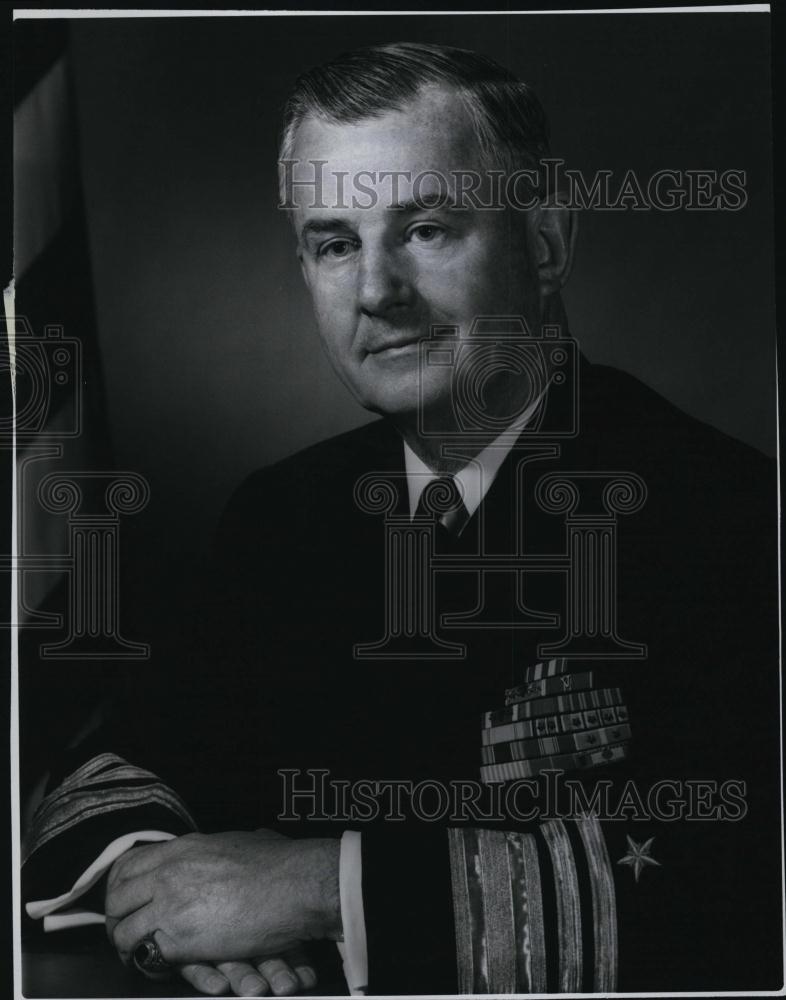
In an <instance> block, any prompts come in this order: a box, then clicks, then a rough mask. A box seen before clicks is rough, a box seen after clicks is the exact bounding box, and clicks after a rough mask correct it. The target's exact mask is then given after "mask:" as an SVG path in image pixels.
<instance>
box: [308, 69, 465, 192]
mask: <svg viewBox="0 0 786 1000" xmlns="http://www.w3.org/2000/svg"><path fill="white" fill-rule="evenodd" d="M291 159H293V160H294V161H295V163H294V165H293V176H294V177H295V178H297V177H298V172H299V171H301V172H302V176H303V177H308V176H312V175H313V167H312V164H313V162H314V161H316V160H322V161H327V162H326V164H325V168H324V169H325V172H326V173H330V172H342V171H346V172H347V173H348V174H351V175H357V174H358V173H360V172H361V171H373V172H375V173H379V172H381V171H397V172H400V173H405V172H412V173H413V175H414V174H418V173H420V174H422V173H424V172H425V171H442V172H445V173H447V172H450V171H459V170H472V169H476V168H477V167H478V165H479V160H480V150H479V148H478V143H477V138H476V134H475V131H474V128H473V123H472V119H471V118H470V116H469V114H468V112H467V109H466V106H465V104H464V102H463V101H462V99H461V96H460V94H459V93H458V92H457V91H455V90H451V89H449V88H447V87H443V86H435V85H430V86H426V87H423V88H421V90H420V91H419V92H418V95H417V96H416V97H415V98H414V99H413V100H412V101H410V102H408V103H407V104H405V105H402V106H401V107H400V108H395V109H391V110H388V111H382V112H379V113H378V114H376V115H375V116H374V117H369V118H364V119H362V120H360V121H358V122H353V123H348V122H331V121H327V120H325V119H322V118H318V117H316V116H314V115H309V116H307V117H306V118H305V119H304V120H303V121H302V122H301V124H300V125H299V126H298V129H297V132H296V135H295V141H294V144H293V149H292V153H291Z"/></svg>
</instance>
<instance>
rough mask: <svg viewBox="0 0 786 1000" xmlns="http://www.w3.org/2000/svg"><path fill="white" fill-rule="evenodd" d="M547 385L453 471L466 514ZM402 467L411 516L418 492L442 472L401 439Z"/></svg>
mask: <svg viewBox="0 0 786 1000" xmlns="http://www.w3.org/2000/svg"><path fill="white" fill-rule="evenodd" d="M547 389H548V386H546V388H545V389H544V390H543V392H541V393H540V395H539V396H538V398H537V399H535V400H534V402H532V403H531V404H530V405H529V406H528V407H527V408H526V410H524V412H523V413H521V414H519V416H518V417H517V418H516V419H515V420H514V421H513V423H512V424H511V425H510V426H509V427H508V428H506V430H504V431H503V432H502V433H501V434H500V435H499V437H497V438H496V439H495V440H494V441H492V442H491V444H489V445H487V446H486V447H485V448H484V449H483V451H481V452H479V453H478V454H477V455H476V456H475V457H474V458H473V459H472V460H471V461H470V462H468V463H467V464H466V465H465V466H464V468H463V469H459V471H458V472H456V473H454V479H455V480H456V481H457V483H458V487H459V490H460V491H461V495H462V498H463V500H464V506H465V507H466V508H467V512H468V513H469V516H470V517H472V515H473V514H474V513H475V511H476V510H477V509H478V507H479V506H480V504H481V501H482V500H483V498H484V497H485V496H486V494H487V493H488V491H489V489H490V488H491V484H492V483H493V482H494V479H495V478H496V475H497V473H498V472H499V470H500V467H501V465H502V463H503V462H504V461H505V459H506V458H507V456H508V454H509V453H510V450H511V449H512V448H513V445H514V444H515V443H516V441H517V440H518V437H519V435H520V434H521V432H522V431H523V430H524V428H525V427H526V425H527V424H528V423H529V422H530V420H531V419H532V417H533V415H534V413H535V411H536V410H537V408H538V406H539V405H540V403H541V400H542V399H543V397H544V395H545V394H546V391H547ZM404 466H405V469H406V473H407V491H408V494H409V516H410V517H414V516H415V511H416V510H417V507H418V502H419V501H420V495H421V493H422V492H423V490H424V489H425V488H426V487H427V486H428V484H429V483H431V482H433V481H434V480H435V479H438V478H439V477H440V475H443V473H439V472H435V471H434V470H433V469H432V468H431V467H430V466H428V465H426V463H425V462H424V461H423V460H422V459H421V458H419V457H418V456H417V455H416V454H415V452H414V451H413V450H412V449H411V448H410V446H409V445H408V444H407V442H406V441H405V442H404Z"/></svg>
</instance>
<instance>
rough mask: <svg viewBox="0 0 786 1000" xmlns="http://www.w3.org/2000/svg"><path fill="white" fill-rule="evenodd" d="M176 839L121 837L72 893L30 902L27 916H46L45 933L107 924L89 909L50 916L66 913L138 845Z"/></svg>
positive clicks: (150, 833)
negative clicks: (123, 856)
mask: <svg viewBox="0 0 786 1000" xmlns="http://www.w3.org/2000/svg"><path fill="white" fill-rule="evenodd" d="M173 837H174V834H172V833H164V832H163V831H162V830H140V831H138V832H137V833H127V834H124V836H122V837H117V838H116V839H115V840H113V841H112V842H111V844H109V845H108V846H107V847H105V848H104V850H103V851H102V852H101V853H100V854H99V856H98V857H97V858H96V859H95V861H94V862H93V863H92V864H91V865H89V866H88V868H86V869H85V871H83V872H82V874H81V875H80V876H79V878H78V879H77V880H76V882H74V884H73V886H72V887H71V888H70V889H69V890H68V892H64V893H63V895H62V896H55V897H54V898H53V899H39V900H36V901H34V902H30V903H26V904H25V910H27V915H28V916H29V917H31V918H32V919H33V920H40V919H41V918H42V917H43V918H44V930H45V931H55V930H64V929H65V928H67V927H78V926H82V925H84V924H86V923H103V922H104V916H103V914H97V913H91V912H89V911H86V910H73V911H71V912H68V913H62V914H59V915H58V916H57V917H50V914H53V913H55V911H57V910H62V909H63V908H64V907H66V906H69V905H70V904H71V903H73V902H74V901H75V900H77V899H79V898H80V896H84V894H85V893H86V892H87V891H88V889H91V888H92V887H93V886H94V885H95V884H96V882H98V880H99V879H100V878H101V876H102V875H104V874H106V872H107V871H108V870H109V869H110V868H111V867H112V865H113V864H114V863H115V861H117V859H118V858H119V857H120V855H121V854H125V852H126V851H128V850H130V849H131V848H132V847H133V846H134V844H138V843H140V842H142V843H155V842H158V841H163V840H172V839H173Z"/></svg>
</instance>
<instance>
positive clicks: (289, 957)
mask: <svg viewBox="0 0 786 1000" xmlns="http://www.w3.org/2000/svg"><path fill="white" fill-rule="evenodd" d="M283 958H284V961H286V962H287V963H288V965H289V967H290V968H291V969H292V971H293V972H294V973H295V975H296V976H297V977H298V979H299V980H300V985H301V987H302V988H303V989H304V990H313V989H314V987H315V986H316V985H317V973H316V970H315V968H314V966H313V965H312V964H311V961H310V959H309V957H308V955H307V954H306V953H305V951H303V949H302V948H290V949H289V951H285V952H284V955H283Z"/></svg>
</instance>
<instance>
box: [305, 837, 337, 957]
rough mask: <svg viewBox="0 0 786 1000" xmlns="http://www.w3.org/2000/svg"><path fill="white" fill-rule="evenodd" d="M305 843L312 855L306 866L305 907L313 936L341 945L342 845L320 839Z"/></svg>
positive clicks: (327, 838) (335, 841)
mask: <svg viewBox="0 0 786 1000" xmlns="http://www.w3.org/2000/svg"><path fill="white" fill-rule="evenodd" d="M302 843H304V844H308V850H309V853H310V857H309V862H308V864H307V870H308V872H309V878H308V888H307V893H308V899H307V901H306V906H307V909H308V911H309V912H310V914H311V915H312V920H313V926H314V934H313V936H314V937H318V938H327V939H329V940H330V941H341V940H342V939H343V932H342V922H341V895H340V891H339V859H340V856H341V841H340V840H336V839H334V838H332V837H325V838H321V837H320V838H312V839H310V840H307V841H303V842H302Z"/></svg>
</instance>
